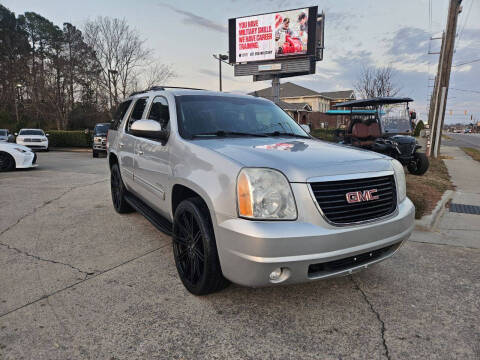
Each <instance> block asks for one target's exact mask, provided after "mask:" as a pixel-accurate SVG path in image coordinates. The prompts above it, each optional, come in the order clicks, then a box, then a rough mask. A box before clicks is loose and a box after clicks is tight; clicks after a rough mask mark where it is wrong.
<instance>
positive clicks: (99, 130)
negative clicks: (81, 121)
mask: <svg viewBox="0 0 480 360" xmlns="http://www.w3.org/2000/svg"><path fill="white" fill-rule="evenodd" d="M109 128H110V124H97V125H95V130H94V133H95V135H97V134H106V133H107V131H108V129H109Z"/></svg>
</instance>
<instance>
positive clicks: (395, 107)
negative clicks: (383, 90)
mask: <svg viewBox="0 0 480 360" xmlns="http://www.w3.org/2000/svg"><path fill="white" fill-rule="evenodd" d="M411 101H413V99H411V98H393V97H378V98H372V99H364V100H353V101H347V102H344V103H340V104H336V105H334V107H337V108H339V107H343V108H346V110H343V111H342V113H343V114H344V115H347V116H349V120H350V121H349V122H348V124H347V126H346V128H345V129H344V130H341V131H339V132H338V133H337V136H339V137H340V138H341V142H342V143H344V144H348V145H352V146H356V147H360V148H364V149H369V150H373V151H376V152H380V153H382V154H386V155H388V156H391V157H392V158H395V159H397V160H398V161H400V162H401V163H402V164H403V165H404V166H406V167H407V169H408V171H409V172H410V173H411V174H414V175H423V174H425V172H426V171H427V170H428V166H429V162H428V158H427V156H426V155H425V154H424V153H421V152H418V151H417V150H418V149H419V148H421V146H420V145H418V144H417V141H416V140H415V138H414V137H413V136H412V134H413V130H414V129H412V120H413V119H415V113H410V112H409V108H408V103H409V102H411ZM354 108H355V109H354ZM359 108H360V109H359Z"/></svg>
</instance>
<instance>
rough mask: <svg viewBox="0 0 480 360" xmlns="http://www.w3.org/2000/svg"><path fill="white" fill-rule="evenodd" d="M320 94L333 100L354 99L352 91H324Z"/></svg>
mask: <svg viewBox="0 0 480 360" xmlns="http://www.w3.org/2000/svg"><path fill="white" fill-rule="evenodd" d="M320 94H321V95H323V96H325V97H328V98H331V99H333V100H340V99H355V93H354V91H353V90H341V91H326V92H321V93H320Z"/></svg>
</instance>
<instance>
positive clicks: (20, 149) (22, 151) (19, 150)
mask: <svg viewBox="0 0 480 360" xmlns="http://www.w3.org/2000/svg"><path fill="white" fill-rule="evenodd" d="M14 149H15V150H17V151H18V152H21V153H26V152H27V150H23V149H22V148H14Z"/></svg>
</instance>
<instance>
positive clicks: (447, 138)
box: [442, 134, 453, 140]
mask: <svg viewBox="0 0 480 360" xmlns="http://www.w3.org/2000/svg"><path fill="white" fill-rule="evenodd" d="M442 139H444V140H453V138H452V137H451V136H448V135H445V134H442Z"/></svg>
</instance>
